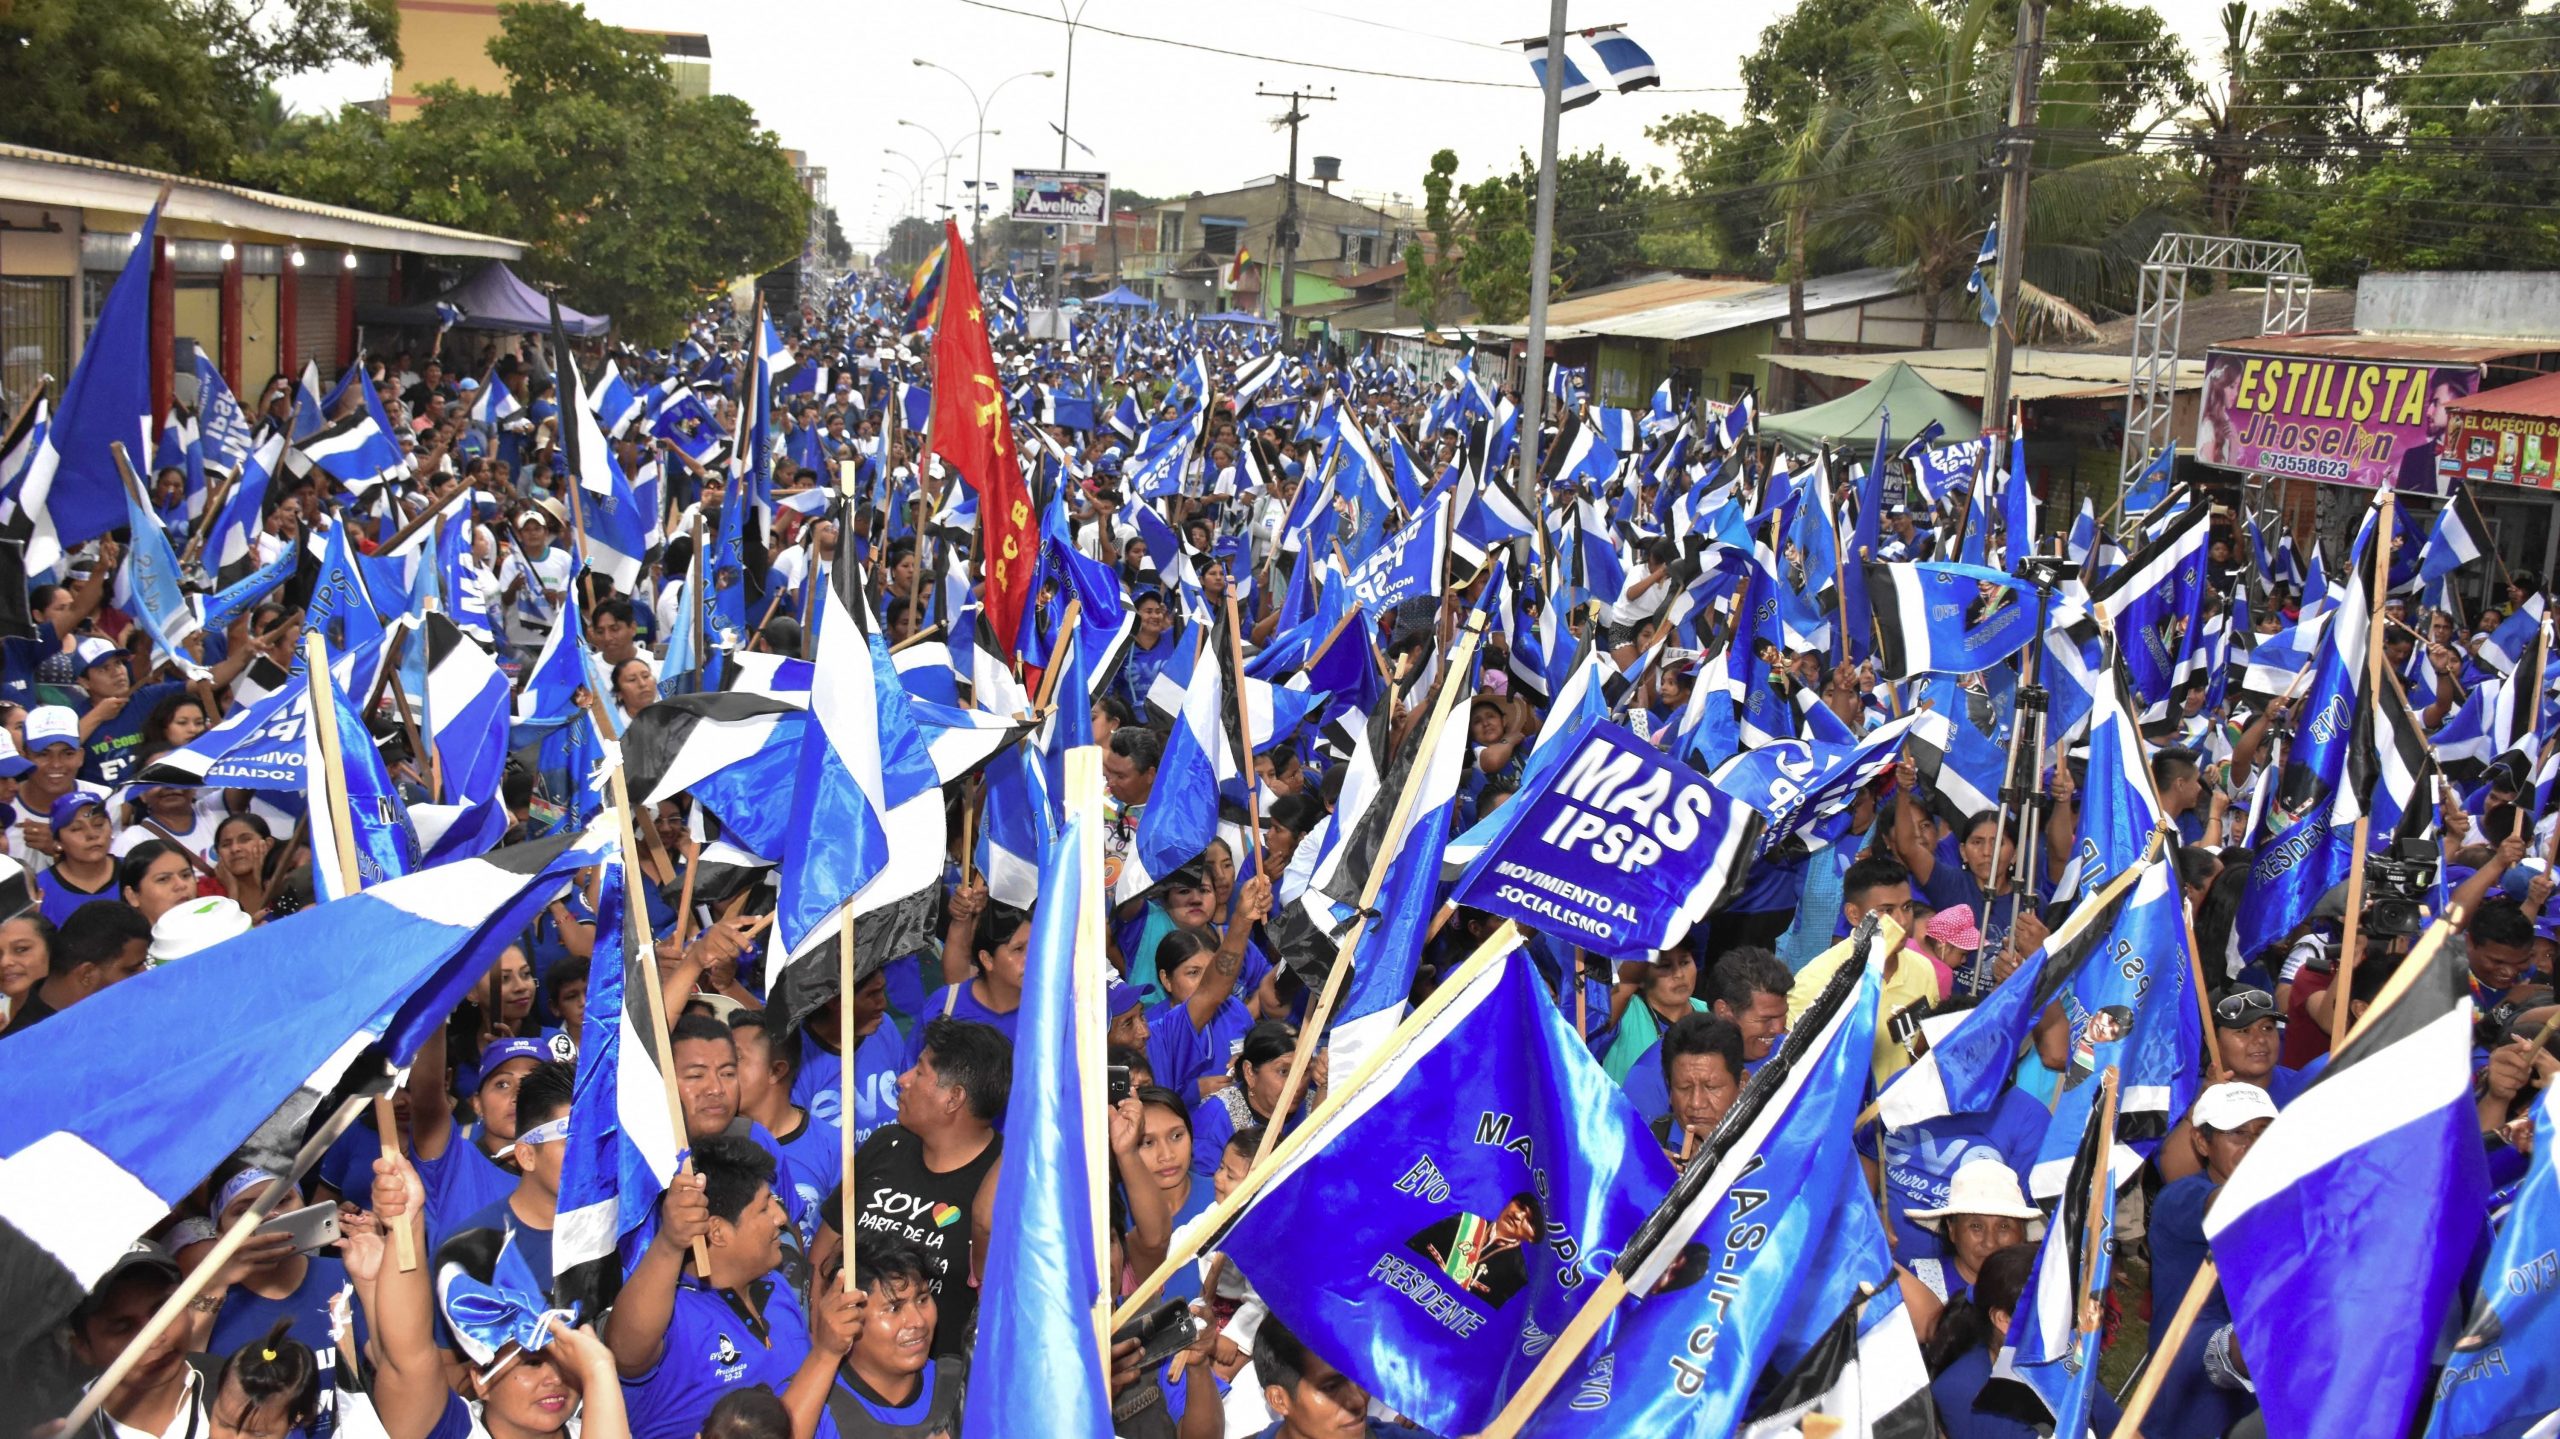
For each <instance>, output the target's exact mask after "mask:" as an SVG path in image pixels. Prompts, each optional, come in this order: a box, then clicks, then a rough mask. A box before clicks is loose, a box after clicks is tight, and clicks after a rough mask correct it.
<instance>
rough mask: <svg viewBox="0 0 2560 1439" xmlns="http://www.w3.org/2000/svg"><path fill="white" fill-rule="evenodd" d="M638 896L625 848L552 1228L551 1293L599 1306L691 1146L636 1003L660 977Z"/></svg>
mask: <svg viewBox="0 0 2560 1439" xmlns="http://www.w3.org/2000/svg"><path fill="white" fill-rule="evenodd" d="M630 903H631V897H630V890H629V887H628V885H627V883H626V881H625V879H624V874H623V866H622V860H621V857H620V856H619V855H617V856H615V857H613V858H612V859H610V860H608V861H607V863H606V864H605V867H604V878H603V880H602V882H601V884H600V886H599V888H598V890H597V895H596V923H595V936H594V938H595V947H594V962H593V963H592V964H591V965H590V966H589V967H588V971H587V1008H586V1017H585V1019H584V1021H583V1023H582V1024H581V1026H580V1028H579V1032H578V1077H577V1081H576V1084H575V1087H574V1091H573V1094H572V1096H571V1098H570V1101H569V1142H568V1148H567V1149H566V1150H565V1151H564V1152H563V1155H562V1158H561V1161H560V1197H559V1212H558V1218H557V1220H556V1221H555V1222H554V1223H553V1225H552V1229H551V1274H552V1281H553V1287H552V1295H553V1297H554V1298H555V1299H557V1300H558V1301H559V1302H560V1303H562V1304H577V1305H580V1306H581V1307H583V1308H585V1309H586V1312H588V1313H591V1314H592V1313H599V1312H601V1311H602V1310H603V1309H604V1308H605V1307H606V1306H608V1305H610V1304H612V1303H613V1299H614V1295H615V1294H616V1293H617V1292H618V1291H619V1290H620V1289H621V1287H622V1262H621V1259H620V1257H619V1249H620V1245H621V1242H622V1240H623V1238H624V1236H626V1235H629V1234H633V1233H636V1232H638V1231H639V1229H640V1228H641V1226H643V1225H645V1224H647V1223H648V1222H649V1221H650V1219H651V1218H652V1217H653V1216H654V1214H655V1212H656V1210H657V1206H658V1196H659V1195H661V1194H663V1193H665V1192H666V1188H667V1181H668V1180H669V1179H670V1178H672V1177H673V1176H674V1174H675V1172H676V1162H677V1156H678V1154H679V1152H680V1151H681V1150H682V1149H683V1147H684V1135H683V1134H682V1133H680V1132H679V1131H678V1129H677V1123H676V1119H675V1116H674V1115H672V1114H670V1113H669V1112H668V1110H667V1100H666V1094H667V1088H666V1078H665V1076H666V1075H667V1074H668V1073H669V1070H668V1069H667V1067H666V1066H665V1065H664V1064H663V1063H662V1056H661V1055H660V1054H659V1053H658V1048H657V1040H656V1036H655V1033H654V1031H655V1030H656V1028H657V1026H655V1025H650V1026H646V1027H644V1026H643V1025H642V1024H641V1023H640V1021H639V1019H638V1017H637V1016H635V1015H634V1014H632V1012H631V1010H630V1007H629V999H630V996H631V994H632V992H633V990H634V988H635V987H636V986H640V985H654V984H656V983H657V982H658V968H657V958H656V955H655V953H654V952H653V950H652V948H651V947H650V946H648V945H646V944H635V943H633V939H634V935H633V933H632V932H631V930H630V928H629V909H630Z"/></svg>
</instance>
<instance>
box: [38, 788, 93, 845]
mask: <svg viewBox="0 0 2560 1439" xmlns="http://www.w3.org/2000/svg"><path fill="white" fill-rule="evenodd" d="M84 809H94V810H96V811H97V812H98V813H100V814H105V813H106V812H107V802H106V801H105V800H103V799H101V798H99V797H98V796H96V795H94V794H90V793H88V792H87V791H85V790H76V789H75V790H73V791H72V792H71V793H69V794H66V795H64V796H63V797H62V798H60V799H57V800H55V801H54V802H53V810H52V812H51V813H50V814H48V815H46V816H45V823H47V824H49V825H51V826H52V827H53V832H54V833H55V834H60V833H62V829H63V826H65V825H67V824H69V823H71V821H73V820H74V819H77V818H79V816H80V811H82V810H84Z"/></svg>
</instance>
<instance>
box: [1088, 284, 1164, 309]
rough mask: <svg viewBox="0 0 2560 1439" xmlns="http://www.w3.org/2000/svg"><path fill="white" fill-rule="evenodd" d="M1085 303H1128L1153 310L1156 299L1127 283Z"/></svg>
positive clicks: (1134, 306)
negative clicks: (1149, 297) (1140, 292)
mask: <svg viewBox="0 0 2560 1439" xmlns="http://www.w3.org/2000/svg"><path fill="white" fill-rule="evenodd" d="M1085 303H1086V304H1088V305H1128V306H1131V307H1133V308H1136V309H1141V310H1152V309H1154V308H1155V307H1156V302H1155V301H1153V300H1150V299H1148V298H1147V297H1146V296H1144V295H1141V294H1139V293H1138V292H1137V291H1135V290H1132V289H1130V288H1129V287H1128V286H1126V285H1122V286H1121V287H1119V288H1118V289H1116V290H1113V291H1112V292H1111V293H1110V294H1108V295H1096V296H1094V297H1093V298H1092V299H1090V300H1087V301H1085Z"/></svg>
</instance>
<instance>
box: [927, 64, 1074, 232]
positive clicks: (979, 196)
mask: <svg viewBox="0 0 2560 1439" xmlns="http://www.w3.org/2000/svg"><path fill="white" fill-rule="evenodd" d="M915 63H916V64H917V65H918V66H920V67H921V68H923V69H927V70H939V71H941V72H942V73H943V74H945V75H948V76H950V77H951V78H952V79H954V80H957V81H959V82H960V88H961V89H963V90H966V91H968V92H969V103H970V104H972V105H975V106H977V107H978V172H977V178H976V179H975V180H972V181H971V182H970V184H969V193H970V195H971V197H972V203H973V206H974V208H973V209H972V210H971V212H970V215H969V257H970V259H972V260H973V261H977V262H979V263H980V264H981V265H982V266H983V264H984V257H983V256H981V255H980V254H979V253H978V251H979V248H980V232H981V229H982V227H983V225H984V223H985V221H986V213H987V139H986V137H987V135H988V134H989V133H990V132H989V131H988V129H987V107H988V106H990V105H993V104H994V103H995V100H996V97H997V96H998V95H1001V94H1003V93H1004V87H1005V86H1007V85H1010V84H1012V83H1013V82H1014V81H1016V80H1028V79H1031V78H1033V77H1034V76H1037V77H1038V78H1040V79H1043V80H1054V79H1056V78H1058V72H1057V71H1055V70H1025V71H1023V72H1022V73H1020V74H1018V75H1007V76H1006V77H1004V78H1003V79H1001V80H999V81H997V82H996V84H995V88H994V89H992V90H989V91H988V92H987V94H986V98H985V99H983V100H982V99H980V98H978V87H977V86H975V85H972V84H970V83H969V81H968V79H967V78H966V77H964V76H963V75H962V74H961V73H960V72H959V71H957V70H954V69H952V68H951V67H950V66H948V65H937V64H935V63H934V62H933V61H931V60H927V59H923V58H921V57H918V59H917V60H916V62H915Z"/></svg>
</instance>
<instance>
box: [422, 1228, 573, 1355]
mask: <svg viewBox="0 0 2560 1439" xmlns="http://www.w3.org/2000/svg"><path fill="white" fill-rule="evenodd" d="M470 1229H495V1230H497V1231H498V1232H499V1233H501V1234H504V1235H506V1236H508V1241H509V1242H510V1243H512V1244H513V1245H514V1246H515V1250H516V1253H518V1254H521V1255H523V1256H524V1263H525V1268H526V1269H528V1270H530V1271H532V1273H533V1277H534V1278H535V1279H537V1280H539V1281H541V1282H542V1284H543V1286H544V1289H545V1291H546V1292H548V1290H549V1287H550V1283H551V1231H550V1230H548V1229H536V1228H534V1227H533V1226H532V1225H530V1224H527V1223H525V1222H524V1216H522V1215H520V1214H518V1213H516V1210H515V1206H514V1205H513V1204H510V1203H508V1202H507V1201H506V1200H504V1199H501V1200H499V1201H498V1202H497V1203H495V1204H492V1205H488V1206H486V1207H485V1208H482V1209H481V1210H479V1211H478V1212H476V1213H474V1214H471V1215H469V1216H468V1217H466V1218H464V1219H463V1221H462V1222H461V1223H460V1224H457V1225H455V1226H454V1228H453V1232H454V1234H460V1233H462V1232H463V1231H465V1230H470ZM451 1237H452V1236H451V1235H444V1234H439V1235H437V1236H436V1242H438V1243H442V1242H444V1241H445V1240H446V1239H449V1238H451ZM436 1331H437V1333H439V1334H442V1333H443V1332H444V1318H443V1316H442V1315H438V1316H437V1318H436Z"/></svg>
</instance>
